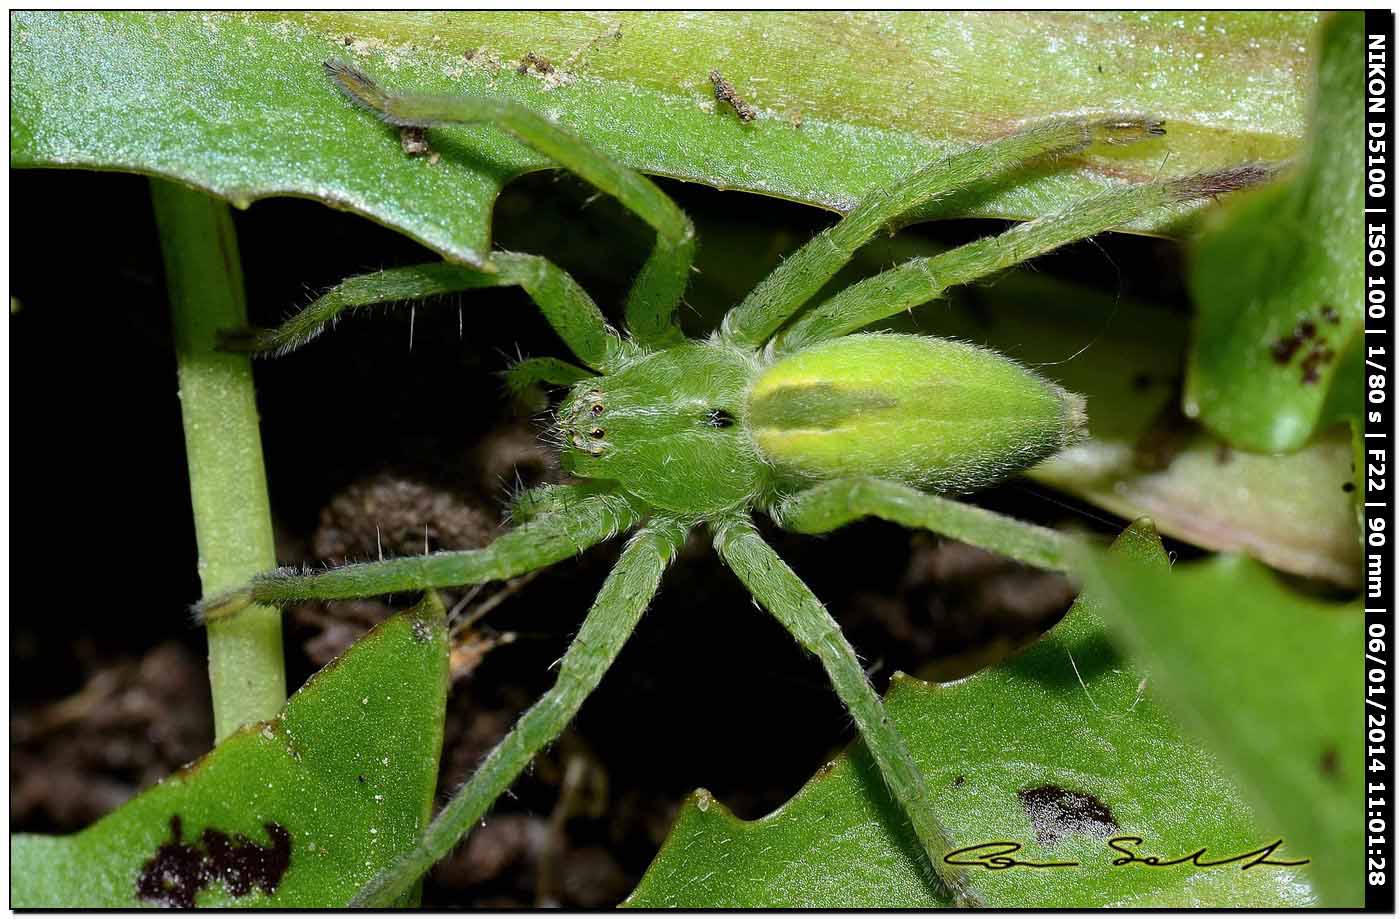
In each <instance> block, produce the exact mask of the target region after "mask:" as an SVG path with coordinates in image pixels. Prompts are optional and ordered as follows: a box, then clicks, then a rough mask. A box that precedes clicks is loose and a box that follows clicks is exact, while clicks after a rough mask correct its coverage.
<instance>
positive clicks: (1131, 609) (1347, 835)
mask: <svg viewBox="0 0 1400 919" xmlns="http://www.w3.org/2000/svg"><path fill="white" fill-rule="evenodd" d="M1357 59H1358V60H1359V59H1360V58H1357ZM1085 578H1086V580H1085V583H1086V585H1087V586H1086V589H1088V590H1093V591H1094V592H1095V594H1096V595H1097V596H1098V597H1100V598H1101V608H1102V611H1103V613H1104V615H1105V617H1106V618H1107V619H1108V620H1109V621H1110V622H1111V623H1112V624H1113V626H1114V628H1115V633H1116V634H1117V635H1119V636H1120V637H1121V639H1122V640H1123V641H1124V642H1125V643H1126V645H1127V647H1128V648H1130V649H1131V651H1132V653H1133V654H1134V655H1135V656H1136V657H1137V659H1138V660H1140V661H1141V662H1142V665H1143V666H1145V667H1146V669H1147V671H1148V672H1149V673H1150V674H1151V680H1152V686H1153V688H1154V690H1157V691H1159V692H1158V695H1159V696H1160V698H1161V699H1162V701H1163V704H1164V705H1166V706H1167V707H1168V708H1169V709H1170V710H1172V711H1173V712H1174V713H1176V714H1177V715H1179V717H1180V718H1181V720H1182V722H1183V723H1184V724H1186V725H1187V726H1188V727H1190V728H1191V729H1193V730H1194V731H1195V732H1197V733H1198V734H1199V735H1200V736H1201V737H1202V738H1203V740H1204V741H1205V742H1206V743H1207V745H1208V746H1209V747H1210V748H1211V749H1213V750H1214V751H1216V753H1217V754H1218V755H1219V756H1220V758H1221V760H1222V761H1223V762H1224V764H1225V765H1226V766H1227V767H1228V768H1229V770H1230V771H1231V772H1232V773H1233V774H1234V775H1235V776H1237V777H1238V779H1239V782H1240V786H1241V788H1242V789H1244V791H1245V792H1246V794H1247V795H1248V796H1249V797H1250V798H1251V800H1252V801H1253V802H1254V804H1255V806H1256V808H1257V812H1258V813H1259V814H1260V816H1261V818H1262V819H1263V820H1265V821H1266V822H1267V823H1268V824H1269V825H1271V826H1276V827H1278V828H1280V829H1281V831H1283V832H1284V833H1286V834H1287V839H1288V842H1289V849H1291V850H1292V851H1294V852H1303V853H1305V854H1307V855H1308V856H1310V857H1311V858H1312V859H1313V864H1312V865H1311V866H1310V867H1311V868H1312V869H1313V876H1314V880H1315V882H1316V885H1317V889H1318V892H1319V894H1320V895H1321V900H1322V904H1321V905H1323V906H1328V907H1337V908H1340V907H1359V906H1361V905H1362V892H1363V890H1364V886H1365V885H1364V874H1363V872H1364V870H1365V867H1364V864H1363V861H1364V857H1365V853H1364V849H1365V846H1364V840H1363V839H1362V835H1363V822H1362V815H1363V813H1364V794H1363V782H1364V778H1363V776H1364V775H1365V774H1366V773H1365V763H1364V761H1363V757H1362V753H1363V750H1364V746H1363V739H1362V730H1363V716H1362V711H1361V709H1362V699H1363V697H1364V696H1363V692H1364V685H1363V669H1364V664H1363V662H1362V660H1361V654H1362V649H1363V647H1364V642H1365V640H1364V634H1363V629H1364V619H1363V616H1362V612H1361V608H1360V604H1359V603H1357V602H1350V603H1345V604H1337V603H1326V602H1322V601H1320V600H1315V599H1312V598H1309V597H1305V596H1302V595H1300V594H1297V593H1295V592H1293V591H1290V590H1288V589H1287V588H1285V587H1284V586H1283V585H1281V584H1280V583H1279V582H1278V580H1277V579H1276V578H1275V576H1274V575H1273V574H1271V573H1270V572H1269V571H1268V570H1267V569H1265V568H1262V567H1260V566H1259V565H1258V564H1256V563H1254V562H1251V561H1250V560H1248V559H1244V558H1239V557H1231V556H1219V557H1216V558H1213V559H1210V560H1208V561H1204V562H1196V563H1193V564H1190V565H1182V566H1179V567H1178V568H1177V570H1175V571H1174V572H1172V573H1171V574H1168V573H1167V572H1165V571H1162V570H1160V569H1159V570H1149V569H1147V568H1144V567H1142V566H1135V565H1130V564H1123V563H1121V562H1117V561H1114V560H1112V559H1103V560H1100V561H1098V562H1097V563H1091V565H1090V566H1089V568H1088V569H1087V570H1086V573H1085ZM1367 711H1368V712H1369V711H1371V709H1367Z"/></svg>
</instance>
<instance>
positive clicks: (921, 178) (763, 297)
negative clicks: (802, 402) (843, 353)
mask: <svg viewBox="0 0 1400 919" xmlns="http://www.w3.org/2000/svg"><path fill="white" fill-rule="evenodd" d="M1161 133H1162V126H1161V122H1159V121H1152V120H1147V119H1143V118H1138V117H1122V116H1119V117H1115V118H1103V117H1098V118H1078V119H1069V120H1062V121H1052V122H1048V123H1045V124H1040V125H1036V126H1034V127H1030V128H1027V129H1025V130H1023V131H1020V132H1018V133H1016V134H1012V135H1011V136H1009V137H1005V138H1002V139H1001V140H995V141H992V142H990V143H986V144H981V145H979V146H976V147H973V148H972V149H970V150H965V151H963V152H961V153H954V154H952V155H950V156H947V157H944V158H943V159H940V160H937V161H936V162H933V163H931V164H929V165H928V166H925V167H924V168H923V169H920V170H919V171H917V172H915V173H914V174H913V175H911V176H909V177H908V178H907V179H905V180H903V181H902V182H900V183H899V184H897V185H895V186H893V187H892V188H883V189H876V190H875V191H873V192H871V193H870V194H868V195H867V196H866V197H865V198H864V199H862V200H861V202H860V204H859V205H857V207H856V208H855V209H854V210H852V211H851V212H850V213H849V214H847V215H846V216H845V217H844V218H842V220H841V221H840V222H839V223H837V224H836V225H835V226H833V227H831V228H830V229H827V230H825V231H823V232H822V233H819V234H818V235H817V236H815V237H814V238H813V239H812V240H811V241H809V242H808V243H807V244H806V245H804V246H803V247H802V248H800V249H798V250H797V251H796V252H794V253H793V254H792V255H790V256H788V258H787V260H786V261H784V262H783V263H782V264H781V265H779V266H778V267H777V268H775V269H774V270H773V273H772V274H770V275H768V277H766V278H764V279H763V281H762V282H760V283H759V285H758V286H757V287H755V288H754V289H753V291H752V292H751V293H750V294H749V295H748V296H747V297H745V298H744V301H743V302H742V303H740V304H739V305H738V306H736V307H734V309H732V310H730V311H729V314H728V315H727V316H725V317H724V323H723V325H722V326H721V334H722V335H723V336H724V338H725V339H726V340H728V341H730V342H732V343H734V344H737V345H741V346H744V347H749V348H757V347H759V346H761V345H762V344H763V343H764V342H766V341H767V340H768V338H769V337H770V336H771V335H772V334H773V333H774V332H776V331H777V330H778V328H779V327H780V326H781V325H782V324H783V323H784V322H785V321H786V320H787V319H788V317H789V316H791V315H792V314H793V313H795V312H797V310H798V309H800V308H801V307H802V305H803V304H804V303H806V302H807V301H808V300H810V299H811V298H812V297H813V296H815V295H816V293H817V291H819V290H821V288H822V285H824V284H826V282H827V281H830V280H831V278H832V277H833V276H834V275H835V274H836V272H838V271H840V270H841V268H842V266H844V265H845V264H846V263H847V262H848V261H850V259H851V256H852V255H854V254H855V252H856V250H857V249H859V248H860V247H861V246H863V245H865V243H866V242H868V241H869V240H870V239H871V237H873V236H874V235H875V234H876V233H877V232H879V231H880V229H881V228H882V227H885V226H887V225H888V224H890V223H891V222H892V221H894V220H896V219H897V218H899V217H900V216H902V215H904V214H907V213H908V212H910V211H912V210H914V209H915V208H918V207H920V206H922V205H925V204H928V203H929V202H931V201H933V200H935V199H937V198H939V197H942V196H944V195H947V194H949V193H951V192H953V191H956V190H958V189H961V188H966V187H967V186H969V185H971V184H972V183H974V182H977V181H979V180H983V179H987V178H990V177H992V176H995V175H998V174H1000V173H1004V172H1006V171H1008V170H1010V169H1012V168H1014V167H1016V166H1019V165H1021V164H1023V163H1025V162H1026V161H1027V160H1030V159H1034V158H1036V157H1041V156H1047V155H1066V154H1071V153H1076V152H1078V151H1080V150H1083V149H1084V148H1086V147H1088V146H1089V145H1090V144H1092V143H1093V142H1094V141H1096V140H1103V141H1106V142H1109V143H1120V144H1121V143H1132V142H1134V141H1137V140H1141V139H1143V138H1146V137H1150V136H1152V135H1155V134H1161Z"/></svg>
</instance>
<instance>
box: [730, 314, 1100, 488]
mask: <svg viewBox="0 0 1400 919" xmlns="http://www.w3.org/2000/svg"><path fill="white" fill-rule="evenodd" d="M746 414H747V420H748V424H749V429H750V433H751V435H752V437H753V441H754V443H755V444H756V445H757V447H758V449H759V450H760V451H761V452H762V454H763V456H764V458H765V459H767V460H768V462H770V463H771V464H772V465H773V467H774V468H775V469H776V470H777V471H778V472H779V473H780V474H783V475H785V476H787V477H790V478H794V479H799V480H808V481H811V480H822V479H832V478H842V477H847V476H875V477H879V478H887V479H895V480H898V481H901V482H905V483H907V484H910V485H914V486H917V487H920V488H929V489H933V490H936V491H941V492H966V491H971V490H974V489H976V488H980V487H983V486H985V485H989V484H991V483H992V482H995V481H997V480H998V479H1001V478H1004V477H1005V476H1008V475H1011V474H1013V473H1015V472H1019V471H1020V470H1022V469H1026V468H1027V467H1029V466H1032V465H1034V464H1035V463H1037V462H1039V461H1040V460H1042V459H1044V458H1046V457H1047V456H1049V455H1050V454H1052V453H1054V452H1056V451H1057V450H1060V449H1062V448H1064V447H1066V446H1069V445H1070V444H1072V443H1075V442H1076V441H1078V440H1080V439H1081V438H1082V437H1083V436H1084V427H1085V418H1084V400H1083V399H1082V398H1081V397H1079V396H1077V395H1075V394H1073V393H1070V392H1068V391H1066V390H1065V389H1063V388H1062V387H1060V386H1058V385H1056V384H1055V383H1052V382H1050V381H1049V380H1047V379H1045V378H1044V377H1042V376H1040V375H1039V374H1037V373H1035V372H1033V371H1031V370H1028V369H1027V368H1025V367H1022V366H1021V365H1020V364H1017V363H1016V362H1014V361H1012V360H1010V359H1009V358H1007V357H1004V356H1003V355H1001V354H998V353H997V352H995V351H989V350H987V349H985V348H979V347H977V346H975V345H970V344H967V343H964V342H958V341H951V340H948V339H941V338H932V337H927V336H920V335H893V334H866V335H850V336H846V337H844V338H838V339H834V340H832V341H828V342H823V343H821V344H817V345H814V346H812V347H809V348H805V349H803V350H801V351H798V352H796V353H794V354H791V355H789V356H787V357H784V358H782V359H781V360H779V361H778V362H777V363H775V364H773V365H772V366H771V367H769V368H767V369H766V370H765V371H763V373H762V374H761V375H760V376H759V378H758V380H757V381H756V382H755V384H754V386H753V387H752V389H751V390H750V391H749V396H748V411H747V413H746Z"/></svg>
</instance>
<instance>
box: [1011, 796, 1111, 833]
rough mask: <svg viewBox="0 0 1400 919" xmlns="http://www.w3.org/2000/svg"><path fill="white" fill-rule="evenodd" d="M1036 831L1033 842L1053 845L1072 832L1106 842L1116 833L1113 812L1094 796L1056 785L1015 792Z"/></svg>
mask: <svg viewBox="0 0 1400 919" xmlns="http://www.w3.org/2000/svg"><path fill="white" fill-rule="evenodd" d="M1016 796H1017V797H1018V798H1020V799H1021V807H1022V808H1024V809H1025V811H1026V816H1027V817H1029V818H1030V820H1031V826H1033V827H1034V828H1035V841H1036V842H1038V843H1040V844H1041V845H1042V846H1053V845H1054V844H1055V843H1057V842H1059V841H1060V840H1061V839H1063V838H1064V837H1066V836H1068V835H1069V834H1071V833H1079V834H1081V835H1084V836H1097V837H1100V838H1103V839H1107V838H1108V837H1109V836H1112V835H1113V834H1114V833H1116V832H1117V831H1118V821H1117V820H1114V819H1113V812H1112V811H1110V810H1109V809H1108V805H1106V804H1104V803H1103V802H1102V801H1100V800H1099V799H1098V798H1096V797H1094V796H1093V795H1089V794H1085V793H1084V792H1081V791H1070V790H1069V789H1067V788H1060V787H1059V786H1057V785H1041V786H1040V787H1038V788H1027V789H1025V790H1024V791H1018V792H1016Z"/></svg>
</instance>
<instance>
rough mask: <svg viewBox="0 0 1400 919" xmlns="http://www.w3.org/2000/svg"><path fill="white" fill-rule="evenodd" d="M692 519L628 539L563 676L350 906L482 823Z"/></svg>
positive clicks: (594, 670)
mask: <svg viewBox="0 0 1400 919" xmlns="http://www.w3.org/2000/svg"><path fill="white" fill-rule="evenodd" d="M685 532H686V527H684V526H682V525H680V524H678V523H676V522H674V521H667V520H653V521H652V522H651V523H649V524H648V525H647V527H646V528H645V529H643V530H642V531H641V532H639V533H638V534H637V535H636V536H635V537H634V538H633V539H632V540H630V541H629V542H628V544H627V548H626V549H624V550H623V552H622V556H621V558H619V559H618V561H617V567H615V568H614V569H613V570H612V573H611V574H609V575H608V579H607V581H605V582H604V584H603V587H602V590H600V591H599V592H598V597H597V599H596V600H594V601H593V608H592V609H591V610H589V612H588V617H587V618H586V619H584V622H583V627H582V628H580V629H579V633H578V635H577V636H576V637H575V638H574V640H573V643H572V644H570V645H569V649H568V651H566V652H565V653H564V658H563V660H562V662H561V663H560V666H559V679H558V681H557V682H556V683H555V684H554V687H553V688H552V689H550V690H549V692H548V693H546V694H545V695H544V697H543V698H541V699H540V700H539V701H538V702H536V703H535V704H534V705H533V706H531V707H530V710H529V711H527V712H526V713H525V714H524V715H523V716H522V717H521V719H520V721H519V722H517V723H516V725H515V727H514V728H513V729H512V730H511V732H510V733H509V734H507V735H506V737H505V739H504V740H502V741H501V742H500V744H499V745H497V747H496V748H495V749H494V750H492V751H491V753H490V754H489V755H488V756H487V757H486V759H485V761H483V762H482V764H481V766H480V768H478V769H477V771H476V772H475V773H474V774H473V775H472V777H471V778H470V779H468V780H467V783H466V784H465V785H463V786H462V787H461V788H460V789H458V791H457V793H456V794H455V795H453V796H452V799H451V800H450V801H448V802H447V805H446V806H445V807H443V809H442V811H441V812H439V813H438V815H437V817H436V819H434V820H433V822H432V823H431V824H430V825H429V826H428V829H427V830H426V831H425V832H424V834H423V838H422V839H421V840H419V842H418V845H417V846H415V847H414V848H413V849H412V850H411V851H409V852H408V853H407V854H405V855H403V856H402V857H401V858H400V859H399V860H398V861H397V862H395V863H394V864H392V865H390V866H389V867H388V868H386V869H384V870H383V871H382V872H380V873H379V874H378V875H377V876H375V877H374V878H372V879H371V880H370V882H369V883H368V884H366V885H365V886H364V887H363V888H362V889H361V890H360V892H359V893H358V894H356V895H355V899H354V900H352V901H351V904H350V905H351V906H388V905H390V904H392V903H394V902H396V901H397V899H398V897H399V896H400V895H402V894H403V892H404V891H406V890H407V889H408V888H409V887H411V886H412V885H413V883H414V882H415V881H417V880H418V878H419V877H421V876H422V875H423V873H424V872H426V871H427V870H428V869H429V868H430V867H432V864H433V862H435V861H437V860H438V859H440V858H442V857H443V856H444V855H446V854H447V853H448V852H449V851H451V849H452V847H453V846H455V845H456V844H457V843H458V841H460V840H461V839H462V837H463V836H465V835H466V834H467V833H469V832H470V831H471V829H472V828H473V827H474V826H475V825H476V823H477V821H479V820H480V819H481V817H482V815H483V814H484V813H486V809H487V808H488V807H490V806H491V804H492V802H494V801H495V800H496V799H497V798H498V797H500V796H501V794H502V793H503V792H505V790H506V789H507V788H509V787H510V785H511V783H512V782H514V781H515V779H516V777H517V776H518V775H520V773H521V771H523V770H524V769H525V767H526V766H527V765H528V764H529V762H530V760H532V759H533V758H534V757H535V754H537V753H539V752H540V750H542V749H544V747H546V746H547V745H549V744H550V743H551V742H552V741H553V740H554V739H555V738H556V737H558V736H559V734H560V732H562V731H563V730H564V727H565V725H567V724H568V723H569V721H570V720H572V718H573V717H574V715H575V713H577V712H578V710H579V707H580V706H581V705H582V704H583V701H584V699H586V698H588V696H589V695H590V694H591V693H592V692H593V690H594V689H595V688H596V687H597V686H598V683H599V682H600V681H601V680H602V679H603V674H604V673H605V672H607V669H608V667H609V666H610V665H611V664H612V662H613V661H614V660H615V659H616V658H617V655H618V652H619V651H621V650H622V646H623V644H624V643H625V642H626V641H627V638H628V636H630V635H631V634H632V630H633V629H634V628H636V625H637V622H638V621H639V620H640V619H641V618H642V613H643V612H644V611H645V610H646V608H647V605H648V604H649V603H650V602H651V598H652V597H653V596H654V595H655V594H656V589H657V586H658V585H659V584H660V583H661V574H662V572H663V571H664V570H665V569H666V566H667V564H669V563H670V561H671V559H673V558H674V557H675V555H676V552H677V551H678V550H679V549H680V547H681V545H682V543H683V542H684V541H685Z"/></svg>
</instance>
